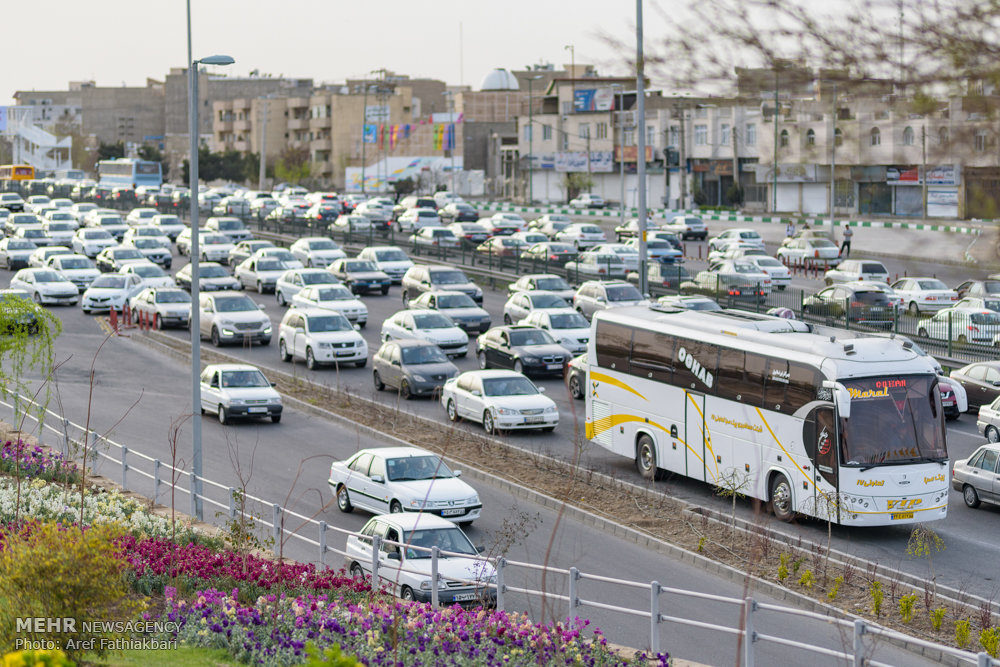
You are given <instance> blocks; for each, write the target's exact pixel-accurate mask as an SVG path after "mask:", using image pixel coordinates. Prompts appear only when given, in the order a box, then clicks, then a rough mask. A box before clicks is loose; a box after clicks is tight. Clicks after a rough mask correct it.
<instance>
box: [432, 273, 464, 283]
mask: <svg viewBox="0 0 1000 667" xmlns="http://www.w3.org/2000/svg"><path fill="white" fill-rule="evenodd" d="M431 282H433V283H434V284H435V285H464V284H465V283H467V282H469V279H468V278H467V277H466V275H465V274H464V273H462V272H461V271H432V272H431Z"/></svg>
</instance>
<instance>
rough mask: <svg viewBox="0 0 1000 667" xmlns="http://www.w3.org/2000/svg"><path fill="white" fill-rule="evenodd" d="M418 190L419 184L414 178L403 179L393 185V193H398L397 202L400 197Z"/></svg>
mask: <svg viewBox="0 0 1000 667" xmlns="http://www.w3.org/2000/svg"><path fill="white" fill-rule="evenodd" d="M416 189H417V184H416V182H415V181H414V180H413V179H412V178H401V179H399V180H398V181H393V183H392V191H393V192H395V193H396V201H399V199H400V197H405V196H406V195H408V194H411V193H413V192H414V191H416Z"/></svg>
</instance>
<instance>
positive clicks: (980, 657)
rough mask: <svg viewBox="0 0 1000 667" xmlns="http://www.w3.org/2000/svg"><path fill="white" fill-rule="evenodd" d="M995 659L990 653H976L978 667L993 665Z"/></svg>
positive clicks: (990, 666)
mask: <svg viewBox="0 0 1000 667" xmlns="http://www.w3.org/2000/svg"><path fill="white" fill-rule="evenodd" d="M992 665H993V660H992V659H991V658H990V654H989V653H985V652H983V653H979V654H977V655H976V667H992Z"/></svg>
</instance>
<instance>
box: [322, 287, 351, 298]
mask: <svg viewBox="0 0 1000 667" xmlns="http://www.w3.org/2000/svg"><path fill="white" fill-rule="evenodd" d="M354 298H355V297H354V292H352V291H351V290H349V289H347V288H346V287H344V286H342V285H337V286H336V287H327V288H324V289H321V290H317V292H316V300H317V301H353V300H354Z"/></svg>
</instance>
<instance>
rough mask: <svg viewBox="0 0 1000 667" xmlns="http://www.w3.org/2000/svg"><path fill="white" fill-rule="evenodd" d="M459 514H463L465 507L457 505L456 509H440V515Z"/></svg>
mask: <svg viewBox="0 0 1000 667" xmlns="http://www.w3.org/2000/svg"><path fill="white" fill-rule="evenodd" d="M459 514H465V508H464V507H459V508H457V509H450V510H441V516H458V515H459Z"/></svg>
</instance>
